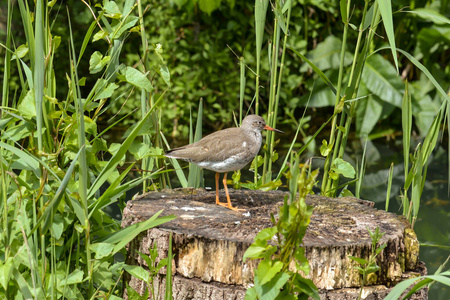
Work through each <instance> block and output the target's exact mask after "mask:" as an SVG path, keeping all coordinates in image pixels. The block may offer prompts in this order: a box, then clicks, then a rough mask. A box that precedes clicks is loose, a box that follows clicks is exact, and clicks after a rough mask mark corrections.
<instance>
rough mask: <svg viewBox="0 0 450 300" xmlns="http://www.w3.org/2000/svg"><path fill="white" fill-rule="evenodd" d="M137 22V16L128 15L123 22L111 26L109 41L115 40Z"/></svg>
mask: <svg viewBox="0 0 450 300" xmlns="http://www.w3.org/2000/svg"><path fill="white" fill-rule="evenodd" d="M138 21H139V18H138V17H137V16H132V15H129V16H128V17H127V19H126V20H125V21H122V22H118V23H117V24H116V25H115V26H113V28H112V29H113V32H112V33H111V34H110V38H111V39H117V38H119V37H120V36H122V34H123V33H124V32H126V31H127V30H128V29H130V28H132V27H133V26H134V25H136V23H137V22H138Z"/></svg>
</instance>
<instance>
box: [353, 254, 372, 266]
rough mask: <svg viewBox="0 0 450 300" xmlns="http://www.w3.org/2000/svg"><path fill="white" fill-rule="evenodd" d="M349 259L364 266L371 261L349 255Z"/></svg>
mask: <svg viewBox="0 0 450 300" xmlns="http://www.w3.org/2000/svg"><path fill="white" fill-rule="evenodd" d="M348 258H350V259H351V260H354V261H356V262H357V263H359V264H360V265H362V266H363V265H365V264H368V263H369V261H367V260H365V259H364V258H360V257H356V256H350V255H349V256H348Z"/></svg>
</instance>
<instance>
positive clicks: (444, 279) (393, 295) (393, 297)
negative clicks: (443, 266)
mask: <svg viewBox="0 0 450 300" xmlns="http://www.w3.org/2000/svg"><path fill="white" fill-rule="evenodd" d="M449 276H450V271H445V272H442V273H440V274H439V275H426V276H419V277H415V278H410V279H406V280H404V281H401V282H399V283H398V284H396V285H395V287H394V288H393V289H392V291H391V292H390V293H389V294H388V295H387V296H386V298H384V300H397V299H400V298H401V295H402V294H403V292H404V291H406V289H407V288H408V287H409V286H410V285H412V284H414V283H417V284H420V281H421V280H423V279H428V280H433V281H437V282H440V283H442V284H445V285H447V286H450V278H448V277H449ZM429 282H430V281H428V282H427V283H429Z"/></svg>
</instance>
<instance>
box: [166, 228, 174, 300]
mask: <svg viewBox="0 0 450 300" xmlns="http://www.w3.org/2000/svg"><path fill="white" fill-rule="evenodd" d="M172 258H173V255H172V232H171V233H170V235H169V249H168V253H167V267H166V269H167V271H166V293H165V294H164V300H172Z"/></svg>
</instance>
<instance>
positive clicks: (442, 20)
mask: <svg viewBox="0 0 450 300" xmlns="http://www.w3.org/2000/svg"><path fill="white" fill-rule="evenodd" d="M405 12H407V13H411V14H417V15H418V16H419V17H421V18H423V19H425V20H428V21H431V22H433V23H434V24H438V25H444V24H447V25H450V19H448V18H446V17H445V16H444V15H441V14H440V13H439V12H438V11H436V10H434V9H431V8H416V9H415V10H413V11H405Z"/></svg>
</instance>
